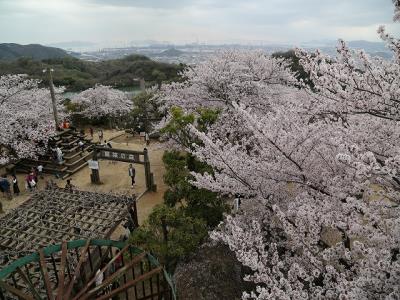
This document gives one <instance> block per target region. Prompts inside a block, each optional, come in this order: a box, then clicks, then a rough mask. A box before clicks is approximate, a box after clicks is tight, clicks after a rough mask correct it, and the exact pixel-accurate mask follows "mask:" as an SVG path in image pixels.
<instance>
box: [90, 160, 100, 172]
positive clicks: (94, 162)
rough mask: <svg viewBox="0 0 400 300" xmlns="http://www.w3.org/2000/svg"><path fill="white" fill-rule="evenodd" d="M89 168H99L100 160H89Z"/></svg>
mask: <svg viewBox="0 0 400 300" xmlns="http://www.w3.org/2000/svg"><path fill="white" fill-rule="evenodd" d="M88 165H89V169H92V170H98V169H99V162H98V161H97V160H93V159H90V160H88Z"/></svg>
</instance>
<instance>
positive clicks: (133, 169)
mask: <svg viewBox="0 0 400 300" xmlns="http://www.w3.org/2000/svg"><path fill="white" fill-rule="evenodd" d="M128 174H129V177H130V178H131V184H132V187H133V185H134V184H135V175H136V170H135V168H134V167H133V166H132V164H129V169H128Z"/></svg>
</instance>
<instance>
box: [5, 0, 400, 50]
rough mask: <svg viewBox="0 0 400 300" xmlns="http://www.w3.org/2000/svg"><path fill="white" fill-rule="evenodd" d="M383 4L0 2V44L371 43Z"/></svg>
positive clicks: (369, 0)
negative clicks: (146, 42) (79, 42)
mask: <svg viewBox="0 0 400 300" xmlns="http://www.w3.org/2000/svg"><path fill="white" fill-rule="evenodd" d="M392 15H393V7H392V1H391V0H0V43H1V42H14V43H22V44H26V43H42V44H46V43H55V42H65V41H91V42H104V41H109V42H118V41H126V42H128V41H135V40H147V39H152V40H159V41H172V42H192V41H199V42H208V43H213V42H214V43H218V42H224V41H225V42H235V41H240V42H245V41H249V42H251V41H266V42H278V43H290V44H296V43H300V42H306V41H311V40H321V39H323V40H336V39H337V38H343V39H346V40H360V39H364V40H370V41H377V40H378V37H377V34H376V29H377V27H378V25H381V24H383V25H385V24H386V25H387V27H388V28H389V29H390V31H391V32H393V33H398V32H400V31H399V30H398V29H399V28H400V24H397V25H393V24H392Z"/></svg>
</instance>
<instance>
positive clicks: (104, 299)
mask: <svg viewBox="0 0 400 300" xmlns="http://www.w3.org/2000/svg"><path fill="white" fill-rule="evenodd" d="M161 271H162V267H158V268H155V269H153V270H151V271H150V272H147V273H146V274H143V275H140V276H138V277H136V279H133V280H130V281H128V282H127V283H126V284H124V285H123V286H121V287H119V288H117V289H115V290H113V291H111V293H108V294H105V295H102V296H100V297H96V300H107V299H110V298H112V297H114V296H115V295H118V294H119V293H121V292H123V291H125V290H127V289H129V288H130V287H132V286H135V285H137V284H138V283H139V282H141V281H143V280H146V279H148V278H151V277H152V276H154V275H156V274H158V273H160V272H161ZM84 299H87V298H84Z"/></svg>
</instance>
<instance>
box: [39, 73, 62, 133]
mask: <svg viewBox="0 0 400 300" xmlns="http://www.w3.org/2000/svg"><path fill="white" fill-rule="evenodd" d="M46 72H47V74H48V76H49V86H50V95H51V103H52V105H53V115H54V122H55V123H56V130H58V126H59V124H60V123H59V122H58V114H57V103H56V94H55V92H54V85H53V76H52V74H51V73H53V72H54V70H53V69H50V68H47V69H44V70H43V73H46Z"/></svg>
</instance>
